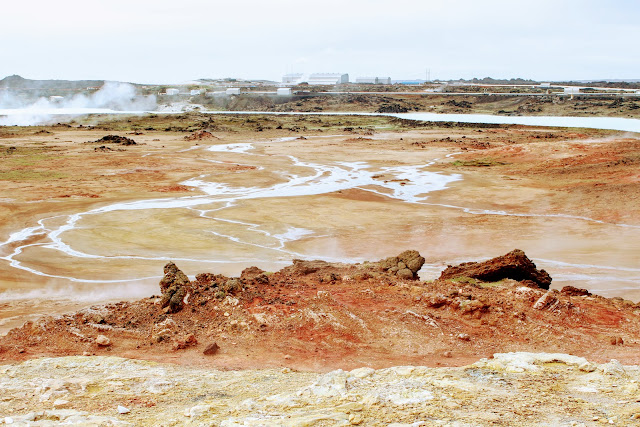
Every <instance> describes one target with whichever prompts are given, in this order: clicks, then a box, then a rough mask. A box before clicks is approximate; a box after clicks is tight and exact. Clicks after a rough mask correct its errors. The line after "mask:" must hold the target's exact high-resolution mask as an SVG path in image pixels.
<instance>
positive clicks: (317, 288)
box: [0, 251, 640, 407]
mask: <svg viewBox="0 0 640 427" xmlns="http://www.w3.org/2000/svg"><path fill="white" fill-rule="evenodd" d="M423 262H424V261H423V259H422V257H421V256H420V255H419V254H418V253H417V252H415V251H406V252H403V253H402V254H400V255H399V256H397V257H392V258H390V259H387V260H383V262H363V263H357V264H341V263H327V262H324V261H295V262H294V263H293V265H291V266H288V267H285V268H283V269H281V270H280V271H276V272H273V273H266V272H264V271H262V270H261V269H259V268H257V267H249V268H247V269H245V270H244V271H243V272H242V274H241V275H240V277H227V276H224V275H221V274H214V273H203V274H198V275H197V276H196V280H194V281H191V282H190V281H189V279H188V277H187V276H186V275H185V274H184V273H183V272H182V271H180V269H179V268H178V267H177V266H176V265H175V264H174V263H168V264H167V265H166V266H165V270H164V272H165V275H164V277H163V279H162V280H161V281H160V288H161V291H162V297H160V298H158V297H151V298H145V299H142V300H140V301H130V302H120V303H114V304H107V305H104V306H92V307H89V308H86V309H84V310H81V311H80V312H78V313H75V314H67V315H62V316H55V317H46V318H43V319H39V320H37V321H34V322H27V323H26V324H24V325H23V326H22V327H20V328H15V329H13V330H11V331H9V333H8V334H7V335H6V336H4V337H0V361H4V362H10V361H16V360H24V359H29V358H35V357H42V356H52V355H73V354H76V355H78V354H110V355H117V354H120V355H127V356H128V357H133V356H135V357H140V358H145V359H150V360H158V361H163V360H172V361H176V362H177V363H190V362H194V361H197V362H196V363H202V364H206V365H207V366H215V367H220V368H225V369H228V368H247V367H252V368H253V367H278V366H280V367H281V366H283V364H284V366H289V367H292V368H297V369H307V370H309V369H312V370H313V369H317V370H326V369H330V368H333V369H337V368H342V369H346V368H349V369H353V368H356V367H359V366H362V365H363V364H368V365H370V366H375V367H388V366H395V365H400V364H414V365H420V364H432V365H435V364H447V365H451V364H453V365H456V364H457V365H460V364H463V363H468V362H470V358H471V357H473V358H478V357H488V356H490V355H491V354H493V353H495V352H496V351H503V352H505V351H529V350H531V349H536V351H545V350H546V351H561V352H564V353H572V354H576V355H581V356H585V355H588V356H589V357H592V358H593V359H594V360H598V361H603V360H608V359H612V358H615V359H618V360H621V361H624V362H625V363H633V364H635V363H638V358H637V357H638V356H637V355H638V354H639V353H638V351H639V349H640V334H639V333H638V324H640V304H635V303H633V302H631V301H625V300H623V299H621V298H611V299H608V298H603V297H600V296H597V295H590V294H589V292H588V291H584V290H577V289H565V290H564V291H557V290H555V289H554V290H550V291H544V290H543V289H540V288H539V287H538V286H537V285H533V282H531V283H530V284H527V283H528V282H527V281H526V280H524V281H516V280H512V279H504V280H501V281H500V282H496V283H491V284H490V285H485V284H483V283H481V282H479V281H476V280H435V281H427V282H422V281H419V280H407V279H408V275H407V279H405V278H402V277H400V276H398V274H397V273H398V272H399V271H401V270H402V269H406V270H407V271H408V272H410V273H411V277H412V278H413V277H414V275H415V272H416V271H417V270H418V269H419V268H420V266H422V264H423ZM400 263H402V264H404V267H403V268H402V269H400V268H399V264H400ZM400 267H401V265H400ZM385 268H386V269H385ZM401 274H403V273H401ZM187 294H188V298H185V295H187ZM185 300H186V301H185ZM399 331H401V332H399ZM99 335H102V336H103V338H100V339H98V338H97V337H98V336H99ZM504 337H510V338H509V339H505V338H504ZM107 339H108V341H107ZM107 342H109V343H110V345H108V346H105V345H101V343H103V344H104V343H107ZM213 342H215V343H216V344H217V345H218V346H219V350H217V351H216V353H215V355H213V356H205V354H203V352H204V350H206V347H207V345H210V344H211V343H213ZM107 352H108V353H107ZM176 352H180V353H182V354H181V356H180V357H178V356H177V355H176ZM210 352H211V350H209V351H208V353H210ZM0 403H1V400H0ZM125 406H127V405H125ZM127 407H128V406H127Z"/></svg>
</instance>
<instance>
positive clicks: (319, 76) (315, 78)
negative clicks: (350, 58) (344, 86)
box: [307, 73, 349, 85]
mask: <svg viewBox="0 0 640 427" xmlns="http://www.w3.org/2000/svg"><path fill="white" fill-rule="evenodd" d="M307 83H309V84H310V85H339V84H341V83H349V74H340V73H314V74H311V75H310V76H309V80H308V81H307Z"/></svg>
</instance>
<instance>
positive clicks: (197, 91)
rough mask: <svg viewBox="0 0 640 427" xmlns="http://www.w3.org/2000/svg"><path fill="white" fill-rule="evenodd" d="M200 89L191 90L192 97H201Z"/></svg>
mask: <svg viewBox="0 0 640 427" xmlns="http://www.w3.org/2000/svg"><path fill="white" fill-rule="evenodd" d="M200 93H201V92H200V89H191V96H195V95H200Z"/></svg>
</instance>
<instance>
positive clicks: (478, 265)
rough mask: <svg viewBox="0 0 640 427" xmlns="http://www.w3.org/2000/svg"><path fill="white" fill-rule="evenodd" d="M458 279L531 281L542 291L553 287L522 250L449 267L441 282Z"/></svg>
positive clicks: (547, 274) (441, 276)
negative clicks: (482, 260) (486, 259)
mask: <svg viewBox="0 0 640 427" xmlns="http://www.w3.org/2000/svg"><path fill="white" fill-rule="evenodd" d="M457 277H471V278H474V279H478V280H482V281H484V282H497V281H500V280H502V279H513V280H517V281H524V280H530V281H532V282H534V283H535V284H537V285H538V287H540V288H542V289H549V286H550V285H551V276H549V273H547V272H546V271H544V270H538V269H537V268H536V265H535V264H534V263H533V261H531V260H530V259H529V258H528V257H527V255H525V253H524V251H521V250H520V249H515V250H513V251H511V252H509V253H508V254H506V255H503V256H499V257H496V258H493V259H490V260H488V261H484V262H463V263H462V264H460V265H457V266H455V267H452V266H448V267H447V269H446V270H444V271H443V272H442V274H441V275H440V280H447V279H455V278H457Z"/></svg>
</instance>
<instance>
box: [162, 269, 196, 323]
mask: <svg viewBox="0 0 640 427" xmlns="http://www.w3.org/2000/svg"><path fill="white" fill-rule="evenodd" d="M189 286H190V282H189V278H188V277H187V275H186V274H184V273H183V272H182V271H181V270H180V269H179V268H178V267H177V266H176V265H175V264H174V263H173V262H169V263H168V264H167V265H165V266H164V277H163V278H162V279H161V280H160V292H162V299H161V300H160V305H161V306H162V308H165V307H168V311H169V313H177V312H178V311H180V310H182V308H183V306H184V297H185V296H186V295H187V291H188V290H189Z"/></svg>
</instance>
